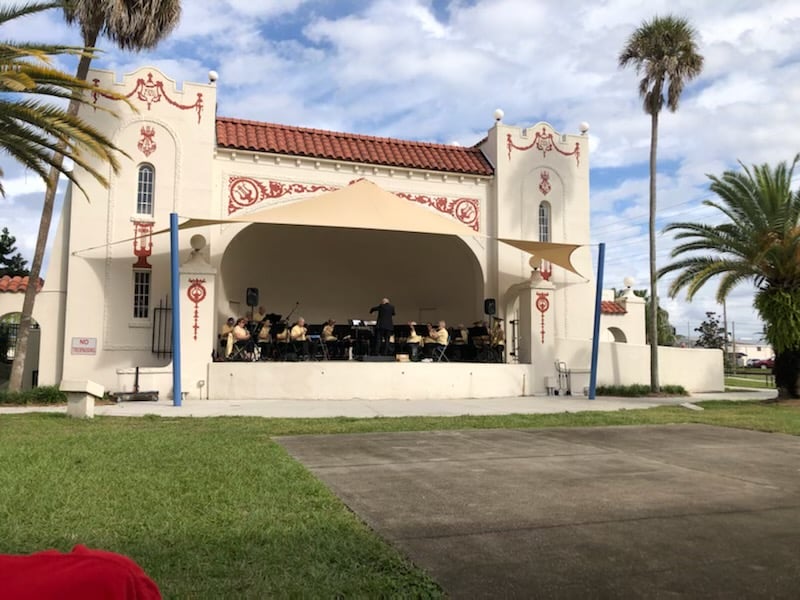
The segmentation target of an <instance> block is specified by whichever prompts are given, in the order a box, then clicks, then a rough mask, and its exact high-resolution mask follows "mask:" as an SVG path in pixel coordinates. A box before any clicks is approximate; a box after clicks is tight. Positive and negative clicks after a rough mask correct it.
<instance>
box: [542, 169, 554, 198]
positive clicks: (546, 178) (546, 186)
mask: <svg viewBox="0 0 800 600" xmlns="http://www.w3.org/2000/svg"><path fill="white" fill-rule="evenodd" d="M552 189H553V186H552V185H550V173H549V172H548V171H547V170H542V172H541V174H540V175H539V191H540V192H542V195H544V196H547V194H549V193H550V190H552Z"/></svg>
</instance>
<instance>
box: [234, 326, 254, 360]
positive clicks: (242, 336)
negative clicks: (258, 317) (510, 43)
mask: <svg viewBox="0 0 800 600" xmlns="http://www.w3.org/2000/svg"><path fill="white" fill-rule="evenodd" d="M232 336H233V345H234V346H236V347H237V348H243V349H244V350H245V357H247V356H246V353H247V352H248V345H249V343H250V332H249V331H247V319H245V318H244V317H240V318H239V320H238V321H236V325H235V326H234V328H233V332H232Z"/></svg>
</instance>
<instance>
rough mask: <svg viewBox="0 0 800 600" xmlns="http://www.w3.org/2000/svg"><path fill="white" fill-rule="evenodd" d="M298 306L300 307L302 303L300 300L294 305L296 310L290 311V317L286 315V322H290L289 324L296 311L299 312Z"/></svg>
mask: <svg viewBox="0 0 800 600" xmlns="http://www.w3.org/2000/svg"><path fill="white" fill-rule="evenodd" d="M298 306H300V301H299V300H298V301H297V302H295V304H294V308H293V309H292V310H290V311H289V314H288V315H286V319H285V321H286V322H287V323H288V322H289V320H290V319H291V318H292V315H293V314H294V311H296V310H297V307H298Z"/></svg>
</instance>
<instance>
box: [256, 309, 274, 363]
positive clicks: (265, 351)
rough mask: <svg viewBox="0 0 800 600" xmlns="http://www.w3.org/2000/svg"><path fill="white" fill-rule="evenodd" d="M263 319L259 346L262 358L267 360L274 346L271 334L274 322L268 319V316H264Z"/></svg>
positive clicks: (259, 332)
mask: <svg viewBox="0 0 800 600" xmlns="http://www.w3.org/2000/svg"><path fill="white" fill-rule="evenodd" d="M261 320H262V321H263V323H262V325H261V329H259V330H258V347H259V349H260V350H261V360H267V359H268V358H269V356H270V350H271V346H272V337H271V336H270V330H271V329H272V322H271V321H268V320H267V317H262V318H261Z"/></svg>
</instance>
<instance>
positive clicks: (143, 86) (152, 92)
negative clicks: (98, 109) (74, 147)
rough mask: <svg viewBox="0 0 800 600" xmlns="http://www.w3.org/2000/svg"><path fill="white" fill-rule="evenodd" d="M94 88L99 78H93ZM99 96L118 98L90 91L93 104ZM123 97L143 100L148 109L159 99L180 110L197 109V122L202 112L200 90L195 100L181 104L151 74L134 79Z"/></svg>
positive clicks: (98, 82) (98, 83)
mask: <svg viewBox="0 0 800 600" xmlns="http://www.w3.org/2000/svg"><path fill="white" fill-rule="evenodd" d="M92 81H93V82H94V86H95V88H99V87H100V80H99V79H93V80H92ZM99 96H103V98H108V99H109V100H119V98H118V97H116V96H112V95H109V94H105V93H103V92H101V91H99V90H97V89H96V90H94V91H93V92H92V101H93V103H94V104H97V99H98V97H99ZM123 97H124V98H136V99H137V100H139V101H140V102H144V103H146V104H147V110H150V107H152V105H153V104H157V103H158V102H161V99H162V98H163V99H164V100H166V101H167V103H168V104H171V105H172V106H174V107H175V108H179V109H180V110H191V109H194V110H195V111H197V122H198V123H199V122H200V118H201V116H202V114H203V94H201V93H200V92H198V93H197V100H195V102H194V104H181V103H180V102H176V101H175V100H173V99H172V98H170V97H169V95H168V94H167V92H166V90H164V82H163V81H161V80H158V79H157V80H155V81H153V74H152V73H148V74H147V80H144V79H142V78H141V77H140V78H139V79H137V80H136V85H135V86H134V88H133V89H132V90H131V91H130V92H128V93H127V94H125V96H123Z"/></svg>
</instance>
